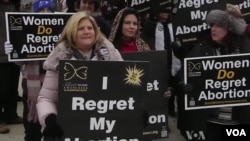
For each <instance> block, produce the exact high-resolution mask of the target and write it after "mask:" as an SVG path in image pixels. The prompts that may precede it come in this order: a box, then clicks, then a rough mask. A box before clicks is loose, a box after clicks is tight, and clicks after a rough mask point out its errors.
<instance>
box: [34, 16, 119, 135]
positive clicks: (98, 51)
mask: <svg viewBox="0 0 250 141" xmlns="http://www.w3.org/2000/svg"><path fill="white" fill-rule="evenodd" d="M63 59H74V60H75V59H85V60H107V61H123V59H122V57H121V55H120V53H119V51H118V50H117V49H115V47H114V46H113V44H112V43H111V42H110V41H108V40H107V38H106V37H105V36H104V35H103V34H102V33H101V32H100V29H99V27H98V26H97V24H96V22H95V20H94V18H93V17H92V16H90V15H89V14H88V13H87V12H77V13H75V14H73V15H72V16H71V17H70V19H69V20H68V22H67V24H66V26H65V27H64V29H63V31H62V33H61V37H60V39H59V41H58V44H57V46H56V48H55V49H54V50H53V51H52V52H51V53H50V55H49V56H48V57H47V59H46V60H45V62H44V69H45V70H46V75H45V78H44V83H43V86H42V88H41V91H40V93H39V96H38V103H37V111H38V117H39V121H40V124H41V125H42V127H43V135H44V136H45V137H50V138H60V137H62V135H63V131H62V129H61V127H60V125H58V124H57V121H56V117H57V109H56V105H57V98H58V96H57V95H58V91H57V90H58V65H59V60H63ZM83 61H84V60H83Z"/></svg>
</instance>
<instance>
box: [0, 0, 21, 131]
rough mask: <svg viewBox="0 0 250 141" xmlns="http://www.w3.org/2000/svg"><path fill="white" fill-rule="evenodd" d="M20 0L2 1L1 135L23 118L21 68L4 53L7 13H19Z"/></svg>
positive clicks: (0, 56)
mask: <svg viewBox="0 0 250 141" xmlns="http://www.w3.org/2000/svg"><path fill="white" fill-rule="evenodd" d="M19 7H20V0H0V27H1V30H0V36H1V37H0V134H2V133H9V131H10V130H9V128H7V126H6V124H21V123H23V119H22V117H20V116H18V114H17V100H18V82H19V75H20V68H19V66H17V65H16V64H15V63H13V62H8V57H7V55H5V52H4V42H5V41H6V40H7V39H6V25H5V22H6V21H5V13H6V12H18V11H20V10H19Z"/></svg>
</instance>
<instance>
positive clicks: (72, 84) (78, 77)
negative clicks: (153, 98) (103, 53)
mask: <svg viewBox="0 0 250 141" xmlns="http://www.w3.org/2000/svg"><path fill="white" fill-rule="evenodd" d="M147 69H148V62H145V61H144V62H142V61H141V62H138V61H137V62H136V61H134V62H132V61H130V62H127V61H124V62H109V61H82V60H68V61H67V60H64V61H60V64H59V88H58V91H59V94H58V118H59V122H60V125H62V127H63V130H64V137H63V139H62V140H67V139H71V140H74V139H75V140H77V139H78V140H83V141H87V140H122V139H124V140H132V139H133V140H135V141H139V140H140V141H141V140H142V135H141V133H142V128H143V124H144V121H143V112H144V111H143V107H142V100H143V99H144V97H145V95H146V82H147V75H148V72H147Z"/></svg>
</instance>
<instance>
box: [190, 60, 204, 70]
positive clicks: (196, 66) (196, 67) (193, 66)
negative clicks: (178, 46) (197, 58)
mask: <svg viewBox="0 0 250 141" xmlns="http://www.w3.org/2000/svg"><path fill="white" fill-rule="evenodd" d="M193 70H196V71H200V70H201V63H196V64H195V63H193V62H188V71H193Z"/></svg>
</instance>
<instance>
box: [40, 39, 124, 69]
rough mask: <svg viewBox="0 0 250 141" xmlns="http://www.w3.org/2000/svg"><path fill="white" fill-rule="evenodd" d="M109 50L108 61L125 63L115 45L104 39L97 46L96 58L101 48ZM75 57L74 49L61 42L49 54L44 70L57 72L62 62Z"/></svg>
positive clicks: (106, 56) (105, 57) (106, 58)
mask: <svg viewBox="0 0 250 141" xmlns="http://www.w3.org/2000/svg"><path fill="white" fill-rule="evenodd" d="M103 47H104V48H107V49H108V52H109V54H108V55H105V56H104V57H103V58H104V60H107V61H123V59H122V57H121V54H120V53H119V51H118V50H117V49H115V47H114V45H113V44H112V43H111V42H110V41H109V40H107V39H106V38H104V37H101V38H100V39H99V40H98V41H97V42H96V44H95V50H93V51H94V57H95V58H97V60H98V59H99V57H97V50H99V49H100V48H103ZM73 57H74V53H73V50H72V47H71V46H69V45H68V44H67V42H61V43H60V44H58V45H57V46H56V48H55V49H54V50H53V51H52V52H51V53H50V54H49V56H48V57H47V59H46V60H45V62H44V64H43V68H44V69H45V70H50V71H56V70H58V65H59V61H60V60H65V59H66V60H67V59H72V58H73Z"/></svg>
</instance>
